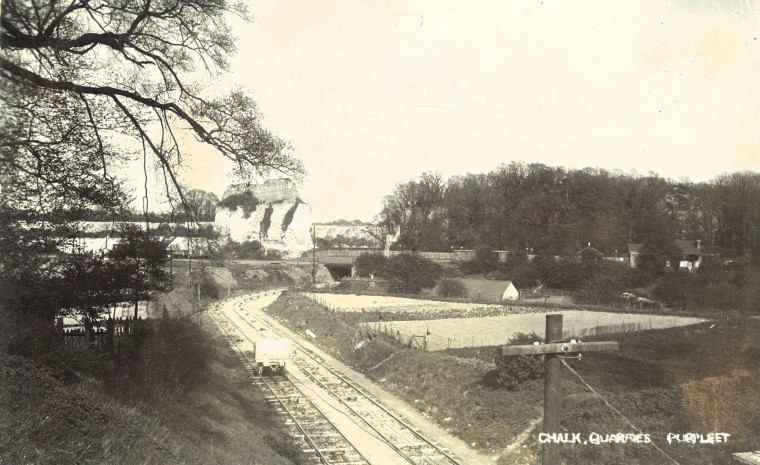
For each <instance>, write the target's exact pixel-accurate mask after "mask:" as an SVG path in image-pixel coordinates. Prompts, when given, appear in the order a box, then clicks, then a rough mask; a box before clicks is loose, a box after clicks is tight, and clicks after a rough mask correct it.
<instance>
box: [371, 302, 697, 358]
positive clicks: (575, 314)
mask: <svg viewBox="0 0 760 465" xmlns="http://www.w3.org/2000/svg"><path fill="white" fill-rule="evenodd" d="M548 313H549V312H547V313H522V314H518V315H502V316H485V317H481V318H447V319H442V320H416V321H388V322H378V323H366V324H365V326H367V327H369V328H371V329H373V330H375V331H377V332H386V333H389V334H391V335H396V334H398V335H399V336H401V338H402V340H406V339H408V338H409V337H411V336H412V335H417V336H422V335H425V334H427V333H428V332H429V334H428V341H427V342H428V346H427V347H428V350H444V349H449V348H458V347H484V346H494V345H500V344H505V343H506V342H507V341H508V340H509V339H510V338H511V337H512V336H513V335H515V334H516V333H531V332H535V333H537V334H539V335H541V334H543V332H544V329H545V327H546V315H547V314H548ZM551 313H557V312H556V311H555V312H551ZM562 315H563V316H564V318H563V320H564V328H565V337H570V336H576V337H584V336H587V335H592V334H603V333H610V332H626V331H635V330H644V329H665V328H671V327H675V326H686V325H691V324H696V323H701V322H704V321H705V320H704V319H703V318H691V317H676V316H661V315H642V314H634V313H629V314H626V313H608V312H590V311H586V310H562Z"/></svg>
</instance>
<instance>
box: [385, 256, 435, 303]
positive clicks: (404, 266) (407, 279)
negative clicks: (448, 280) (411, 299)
mask: <svg viewBox="0 0 760 465" xmlns="http://www.w3.org/2000/svg"><path fill="white" fill-rule="evenodd" d="M442 274H443V268H441V266H440V265H439V264H437V263H435V262H433V261H430V260H428V259H426V258H422V257H420V256H419V255H418V254H414V253H400V254H398V255H394V256H393V257H390V258H389V259H388V263H387V264H386V266H385V270H384V271H383V274H382V277H384V278H388V279H390V280H391V286H390V289H389V292H391V293H394V294H419V293H420V292H421V291H422V288H433V287H435V284H436V283H437V282H438V280H439V279H440V278H441V275H442Z"/></svg>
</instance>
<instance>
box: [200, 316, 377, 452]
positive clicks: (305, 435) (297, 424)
mask: <svg viewBox="0 0 760 465" xmlns="http://www.w3.org/2000/svg"><path fill="white" fill-rule="evenodd" d="M211 318H212V319H213V320H214V322H215V323H216V324H217V326H219V328H220V329H221V330H222V331H224V332H225V333H226V334H227V335H228V336H229V338H230V341H231V342H232V344H234V345H235V348H236V349H237V351H238V352H239V353H240V355H241V356H242V357H243V358H244V359H245V361H246V362H247V363H248V364H249V365H250V366H251V367H252V366H253V363H252V362H251V359H250V358H249V357H248V356H247V355H246V354H245V353H244V351H243V350H242V349H241V347H240V345H239V344H238V343H237V341H235V339H234V336H233V335H232V334H230V332H229V331H228V330H227V328H225V327H224V326H223V325H221V323H220V322H219V320H218V319H217V318H216V316H214V315H213V314H211ZM227 321H228V322H229V323H230V324H231V325H233V326H235V327H237V329H238V330H240V332H241V335H242V336H243V337H244V338H247V339H249V340H250V338H248V336H246V335H245V333H244V332H243V331H242V328H240V326H239V325H237V324H236V323H235V322H234V321H231V320H230V319H229V318H227ZM258 378H259V381H260V382H262V383H263V384H264V385H265V386H266V387H267V388H268V389H269V391H270V392H271V393H272V395H274V397H275V399H276V400H277V401H278V402H279V404H280V406H281V407H282V408H283V410H284V411H285V412H286V413H287V415H288V416H289V417H290V418H291V420H293V424H294V426H295V427H296V428H298V431H299V432H300V433H301V435H303V438H304V440H305V441H306V443H307V444H308V445H309V446H310V447H311V448H312V449H313V450H314V451H315V453H316V454H317V456H318V458H319V460H320V462H321V463H325V464H328V465H329V464H330V463H331V462H330V460H328V459H327V457H325V456H324V454H323V453H322V451H321V450H320V448H319V447H318V446H317V444H315V442H314V440H313V439H312V438H311V437H310V435H309V433H307V432H306V430H305V429H304V427H303V426H302V425H301V424H300V422H299V420H298V419H297V418H296V415H295V414H294V413H293V412H292V411H291V410H290V409H289V408H288V407H287V405H286V403H285V401H284V400H282V398H281V397H280V396H279V395H278V394H277V392H275V389H274V388H272V386H271V385H270V383H268V382H267V381H266V380H265V379H264V378H263V377H262V376H259V377H258ZM284 379H286V380H288V382H289V383H290V386H292V387H293V388H294V389H295V390H296V392H298V393H299V394H300V395H301V397H303V398H304V399H305V400H306V402H308V404H309V405H310V406H311V407H312V408H313V409H314V411H315V412H316V413H318V414H319V416H320V417H321V418H322V419H323V420H324V421H325V422H326V423H327V424H328V425H330V426H331V427H332V428H333V429H334V430H335V432H336V433H337V434H338V435H339V436H340V437H341V438H342V439H343V440H344V441H345V442H346V444H348V445H349V446H350V447H351V448H352V449H353V450H354V452H355V453H356V455H358V456H359V457H360V458H361V460H363V461H364V463H366V464H369V463H370V461H369V460H367V458H366V457H365V456H364V455H362V453H361V452H359V451H358V450H357V449H356V447H355V446H354V445H353V444H351V442H350V441H349V440H348V439H347V438H346V437H345V436H344V435H343V433H341V432H340V430H339V429H338V428H337V427H336V426H335V424H333V423H332V422H331V421H330V420H329V419H327V417H325V416H324V414H323V413H322V412H321V411H320V410H319V409H318V408H317V406H316V405H314V403H313V402H311V400H309V398H308V397H307V396H306V394H305V393H304V392H303V391H301V390H300V389H299V388H298V386H296V385H295V384H294V383H293V382H292V381H291V380H289V379H287V377H285V378H284Z"/></svg>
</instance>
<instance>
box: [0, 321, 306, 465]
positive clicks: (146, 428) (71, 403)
mask: <svg viewBox="0 0 760 465" xmlns="http://www.w3.org/2000/svg"><path fill="white" fill-rule="evenodd" d="M170 321H177V320H170ZM185 329H187V328H184V327H183V323H180V324H178V325H173V326H172V327H171V328H168V330H167V328H164V330H163V331H164V334H168V335H171V336H172V337H174V336H177V335H182V334H184V335H185V336H187V337H185V338H184V339H185V341H184V342H183V343H182V345H181V346H179V347H176V346H172V345H171V342H170V341H169V340H167V339H165V338H164V339H163V340H160V338H159V339H157V340H156V341H154V342H155V343H156V344H157V345H158V346H157V347H153V346H152V345H153V343H146V347H144V348H143V350H141V352H140V353H139V354H137V356H136V357H135V358H133V359H131V360H129V361H127V360H124V359H123V358H120V357H118V356H112V357H110V358H107V357H104V356H101V355H98V354H96V353H94V352H90V351H88V350H86V349H85V350H83V351H82V352H80V353H71V352H67V353H64V356H63V357H61V356H58V357H57V360H55V361H51V360H48V361H47V363H46V364H39V363H34V362H33V361H32V360H30V359H28V358H25V357H21V356H15V355H8V354H4V353H0V379H1V380H2V382H1V383H0V405H2V406H3V408H0V463H8V464H11V463H14V464H26V463H79V464H85V463H89V464H110V463H113V464H124V463H162V464H163V463H177V464H179V463H182V464H213V463H218V464H228V463H252V464H277V465H288V464H292V463H296V459H297V456H298V451H297V450H295V449H294V448H293V447H292V446H291V445H290V444H289V443H288V442H287V440H286V439H283V438H286V437H287V436H286V434H285V433H284V432H283V431H282V430H280V429H279V427H278V426H277V425H278V421H277V420H276V419H275V418H273V417H272V412H271V409H270V408H269V406H268V404H267V403H266V402H265V401H264V400H263V399H262V398H261V395H260V394H259V393H258V392H256V391H254V390H253V388H252V387H251V383H250V380H249V379H248V375H247V373H246V371H245V370H244V369H243V367H242V366H241V365H240V362H239V359H238V358H237V356H236V355H235V354H234V353H232V351H231V349H230V348H229V347H228V346H227V345H226V343H224V342H219V340H218V338H216V337H214V336H212V335H211V334H210V333H209V330H198V331H196V330H194V329H190V330H189V331H185ZM179 339H183V337H182V336H179ZM191 340H192V341H195V342H194V344H195V347H194V348H191V347H189V346H186V345H185V344H186V343H187V342H188V341H191ZM188 353H189V354H190V355H191V356H185V355H187V354H188ZM180 354H185V355H183V356H182V357H179V358H177V359H185V363H184V364H182V365H181V366H178V365H176V364H174V363H172V360H177V359H174V358H173V355H180ZM192 354H195V356H192ZM202 354H205V356H204V355H202ZM157 357H158V358H157Z"/></svg>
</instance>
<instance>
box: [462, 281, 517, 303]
mask: <svg viewBox="0 0 760 465" xmlns="http://www.w3.org/2000/svg"><path fill="white" fill-rule="evenodd" d="M461 281H462V282H463V283H464V285H465V286H467V292H468V294H469V297H470V298H471V299H480V300H486V301H489V302H501V297H502V296H503V295H504V291H506V290H507V288H508V287H509V286H512V285H513V284H512V281H491V280H484V279H462V280H461Z"/></svg>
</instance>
